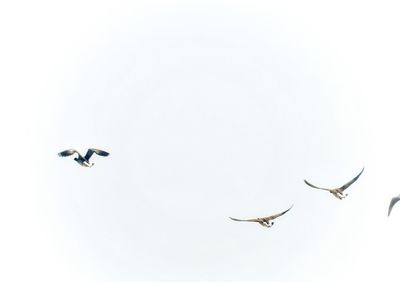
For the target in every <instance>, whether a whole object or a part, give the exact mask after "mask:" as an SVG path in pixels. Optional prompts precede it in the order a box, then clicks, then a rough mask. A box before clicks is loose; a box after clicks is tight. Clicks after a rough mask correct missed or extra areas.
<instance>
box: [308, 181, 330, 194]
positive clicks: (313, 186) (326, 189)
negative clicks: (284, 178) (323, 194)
mask: <svg viewBox="0 0 400 282" xmlns="http://www.w3.org/2000/svg"><path fill="white" fill-rule="evenodd" d="M304 182H305V183H306V184H307V185H308V186H310V187H312V188H315V189H320V190H325V191H330V189H328V188H321V187H317V186H315V185H313V184H311V183H310V182H308V181H307V180H305V179H304Z"/></svg>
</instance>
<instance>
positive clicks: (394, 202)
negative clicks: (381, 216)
mask: <svg viewBox="0 0 400 282" xmlns="http://www.w3.org/2000/svg"><path fill="white" fill-rule="evenodd" d="M398 201H400V195H398V196H396V197H393V198H392V200H391V201H390V205H389V211H388V216H389V215H390V213H391V212H392V208H393V206H394V205H395V204H396V203H397V202H398Z"/></svg>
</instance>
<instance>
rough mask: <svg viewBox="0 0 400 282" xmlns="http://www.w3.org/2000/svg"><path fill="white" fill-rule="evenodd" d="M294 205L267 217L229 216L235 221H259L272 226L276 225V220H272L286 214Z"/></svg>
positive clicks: (265, 225) (263, 224)
mask: <svg viewBox="0 0 400 282" xmlns="http://www.w3.org/2000/svg"><path fill="white" fill-rule="evenodd" d="M292 207H293V205H292V206H291V207H290V208H288V209H287V210H285V211H284V212H281V213H278V214H274V215H271V216H266V217H257V218H252V219H237V218H233V217H229V218H230V219H232V220H234V221H247V222H257V223H259V224H261V225H262V226H264V227H271V226H272V225H274V222H273V221H272V220H274V219H275V218H277V217H280V216H281V215H284V214H285V213H287V212H288V211H289V210H290V209H291V208H292Z"/></svg>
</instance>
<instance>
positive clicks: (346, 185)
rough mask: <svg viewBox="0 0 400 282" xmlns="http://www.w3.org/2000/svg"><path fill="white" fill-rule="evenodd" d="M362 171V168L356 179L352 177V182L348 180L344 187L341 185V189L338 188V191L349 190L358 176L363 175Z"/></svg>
mask: <svg viewBox="0 0 400 282" xmlns="http://www.w3.org/2000/svg"><path fill="white" fill-rule="evenodd" d="M363 171H364V168H363V169H362V170H361V172H360V173H359V174H358V175H357V176H356V177H354V178H353V179H352V180H350V181H349V182H347V183H346V184H344V185H343V186H342V187H340V188H339V189H340V190H341V191H344V190H346V189H347V188H349V187H350V185H351V184H353V183H354V182H356V180H357V179H358V178H359V177H360V175H361V174H362V173H363Z"/></svg>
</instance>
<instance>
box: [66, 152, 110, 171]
mask: <svg viewBox="0 0 400 282" xmlns="http://www.w3.org/2000/svg"><path fill="white" fill-rule="evenodd" d="M75 153H77V154H78V157H77V158H74V161H76V162H77V163H78V164H80V165H81V166H83V167H92V166H93V165H94V163H91V162H90V158H91V157H92V155H93V154H94V153H96V155H99V156H102V157H107V156H108V155H109V154H110V153H108V152H106V151H102V150H99V149H93V148H90V149H88V150H87V152H86V155H85V156H82V155H81V154H80V153H79V152H78V151H77V150H75V149H69V150H65V151H62V152H60V153H58V155H59V156H60V157H69V156H71V155H73V154H75Z"/></svg>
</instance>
